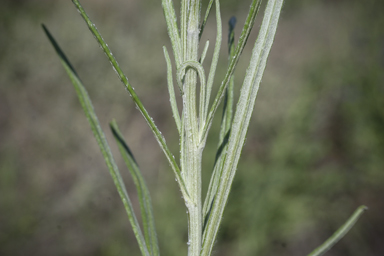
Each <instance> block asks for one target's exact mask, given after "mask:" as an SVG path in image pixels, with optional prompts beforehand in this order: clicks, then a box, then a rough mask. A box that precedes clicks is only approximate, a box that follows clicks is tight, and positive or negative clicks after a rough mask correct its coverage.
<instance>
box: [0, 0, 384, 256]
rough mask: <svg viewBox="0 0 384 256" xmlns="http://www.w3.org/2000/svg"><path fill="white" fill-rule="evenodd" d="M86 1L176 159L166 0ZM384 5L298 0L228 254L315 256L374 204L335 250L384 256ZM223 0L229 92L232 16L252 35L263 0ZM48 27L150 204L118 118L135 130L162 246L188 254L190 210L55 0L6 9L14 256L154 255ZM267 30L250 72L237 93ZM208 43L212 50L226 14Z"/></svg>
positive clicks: (3, 208) (124, 97) (4, 71)
mask: <svg viewBox="0 0 384 256" xmlns="http://www.w3.org/2000/svg"><path fill="white" fill-rule="evenodd" d="M207 2H208V1H203V3H204V6H203V10H205V5H206V4H207ZM82 3H83V6H84V8H85V9H86V10H87V12H88V14H89V16H90V17H91V19H92V20H93V22H94V23H95V24H96V25H97V27H98V29H99V31H100V32H101V33H102V35H103V37H104V39H105V40H106V41H107V42H108V44H109V46H110V47H111V49H112V51H113V52H114V54H115V56H116V57H117V59H118V61H119V62H120V64H121V66H122V68H123V70H124V71H126V74H127V76H128V77H129V79H130V82H131V84H132V85H133V86H134V87H135V89H136V91H137V93H138V95H139V97H141V99H142V101H143V103H144V105H145V106H146V107H147V109H148V111H149V113H150V114H151V115H152V116H153V118H154V119H155V122H156V123H157V125H158V126H159V128H160V129H161V131H162V132H163V134H164V135H165V137H166V139H167V142H168V144H169V146H170V147H171V149H172V150H173V152H175V153H176V152H177V151H178V141H177V138H176V136H175V134H176V128H175V125H174V122H173V119H172V116H171V110H170V106H169V100H168V93H167V89H166V75H165V71H166V70H165V61H164V57H163V53H162V46H163V45H166V46H167V47H168V50H169V51H170V44H169V40H168V37H167V33H166V27H165V21H164V18H163V13H162V9H161V3H160V1H155V0H141V1H139V0H125V1H124V0H110V1H106V0H97V1H95V0H94V1H91V0H83V1H82ZM383 3H384V2H383V1H373V0H369V1H347V0H344V1H342V0H339V1H325V0H324V1H320V0H311V1H303V0H302V1H300V0H292V1H288V0H287V1H286V3H285V6H284V9H283V13H282V17H281V20H280V25H279V27H278V32H277V35H276V39H275V44H274V46H273V48H272V53H271V55H270V58H269V62H268V66H267V69H266V72H265V76H264V79H263V82H262V85H261V89H260V91H259V95H258V99H257V103H256V107H255V111H254V116H253V119H252V122H251V126H250V128H249V132H248V138H247V141H246V145H245V148H244V150H243V155H242V158H241V160H240V165H239V168H238V173H237V177H236V179H235V182H234V185H233V188H232V194H231V196H230V199H229V203H228V207H227V210H226V212H225V216H224V222H223V226H222V227H221V229H220V233H219V240H218V242H217V244H216V246H215V249H214V255H244V256H245V255H306V254H307V253H309V252H310V251H311V250H312V249H314V248H315V247H316V246H318V245H319V244H320V243H322V242H323V241H324V240H325V239H326V238H327V237H328V236H330V235H331V234H332V233H333V232H334V231H335V230H336V229H337V228H338V227H339V226H340V225H341V224H342V223H343V222H344V221H345V220H346V219H347V218H348V217H349V216H350V214H351V213H352V212H353V211H354V210H355V208H356V207H357V206H359V205H360V204H365V205H367V206H369V211H368V212H367V213H366V214H364V215H363V217H362V218H361V220H360V221H359V222H358V224H357V225H356V226H355V227H354V228H353V229H352V230H351V232H350V233H349V234H348V235H347V236H346V237H345V238H344V239H342V240H341V242H340V243H338V244H337V245H336V246H335V247H334V249H332V250H331V251H330V252H329V253H328V254H327V255H330V256H331V255H333V256H336V255H338V256H339V255H340V256H344V255H350V256H354V255H372V256H373V255H384V243H383V241H384V217H383V216H384V215H383V212H384V197H383V192H384V170H383V169H384V84H383V82H384V72H383V66H384V16H383V15H382V11H383V10H384V4H383ZM221 4H222V16H223V20H224V21H223V22H224V24H223V25H224V26H223V49H222V55H221V59H220V62H221V64H220V66H219V68H218V76H217V77H218V79H217V80H216V81H215V84H216V86H217V85H218V84H219V82H220V78H222V77H223V74H224V72H225V68H226V65H227V60H226V59H227V56H226V54H227V49H226V47H227V46H226V39H227V35H226V33H227V29H228V26H227V21H228V20H229V18H230V17H231V16H232V15H235V16H236V17H237V20H238V25H237V30H236V33H237V36H238V35H239V33H240V30H241V24H243V23H244V20H245V17H246V14H247V11H248V7H249V4H250V0H249V1H248V0H241V1H229V0H222V1H221ZM262 13H263V10H261V11H260V14H259V16H260V17H261V14H262ZM259 22H260V18H259ZM41 23H44V24H46V25H47V27H48V28H49V29H50V31H51V33H52V34H53V35H54V36H55V38H56V40H57V41H58V42H59V44H60V45H61V47H62V48H63V50H64V51H65V52H66V54H67V56H68V58H69V59H70V60H71V62H72V64H73V65H74V67H75V68H76V69H77V72H78V73H79V74H80V77H81V78H82V80H83V82H84V84H85V86H86V87H87V89H88V91H89V93H90V96H91V98H92V100H93V103H94V105H95V109H96V112H97V113H98V115H99V119H100V122H101V124H102V125H103V128H104V130H105V133H106V134H107V136H108V139H109V142H110V145H111V148H112V150H113V151H114V153H116V154H115V158H116V159H117V161H118V163H119V165H120V166H121V171H122V172H123V173H124V178H125V180H126V183H127V187H128V190H129V192H130V195H131V198H132V201H133V204H134V205H135V207H136V209H137V199H136V192H135V189H134V186H133V183H132V181H131V179H130V177H129V175H128V174H127V173H128V172H127V171H126V169H125V167H124V165H123V164H122V160H121V158H120V156H119V154H118V152H117V150H116V144H115V143H114V141H113V139H112V138H111V136H110V132H109V129H108V122H109V121H110V120H111V119H112V118H116V119H117V121H118V123H119V125H120V127H121V129H122V131H123V133H124V135H125V136H126V139H127V141H128V143H129V144H130V147H131V149H132V151H133V152H134V154H135V156H136V159H137V161H138V163H139V165H140V166H141V169H142V171H143V173H144V176H145V178H146V180H147V183H148V185H149V187H150V190H151V193H152V201H153V203H154V211H155V218H156V225H157V231H158V236H159V242H160V247H161V248H160V249H161V253H162V255H186V252H187V244H186V242H187V221H186V214H185V209H184V204H183V202H182V200H181V198H180V192H179V191H178V188H177V185H176V182H175V181H174V177H173V174H172V172H171V170H170V169H169V167H168V164H167V163H166V160H165V158H164V156H163V155H162V152H161V151H160V149H159V147H158V145H157V143H156V141H155V140H154V139H153V136H152V134H151V132H150V130H149V129H148V128H147V126H146V123H145V122H144V121H143V118H142V117H141V116H140V114H139V113H138V111H137V110H136V109H135V107H134V105H133V103H132V102H131V100H130V98H129V96H128V94H127V93H126V92H125V90H124V88H123V86H122V85H121V84H120V82H119V80H118V78H117V77H116V75H115V74H114V71H113V70H112V68H111V67H110V64H109V63H108V61H107V59H106V58H105V56H104V54H103V53H102V52H101V51H100V49H99V47H98V45H97V43H96V42H95V40H94V39H93V37H92V35H91V34H90V32H89V31H88V29H87V27H86V26H85V23H84V22H83V20H82V19H81V17H80V16H79V15H78V13H77V11H76V9H75V8H74V6H73V4H72V3H71V1H48V0H40V1H37V0H35V1H33V0H30V1H26V0H18V1H15V0H3V1H2V4H1V8H0V65H1V75H0V255H5V256H8V255H41V256H44V255H58V256H60V255H83V256H84V255H100V256H101V255H108V256H112V255H139V249H138V246H137V244H136V241H135V238H134V235H133V232H132V231H131V227H130V224H129V222H128V219H127V217H126V215H125V212H124V209H123V207H122V204H121V202H120V201H119V197H118V194H117V193H116V189H115V188H114V186H113V183H112V179H111V178H110V176H109V174H108V171H107V168H106V166H105V164H104V162H103V159H102V156H101V154H100V152H99V150H98V148H97V144H96V142H95V140H94V138H93V136H92V134H91V131H90V128H89V125H88V123H87V121H86V118H85V116H84V114H83V112H82V110H81V107H80V104H79V103H78V100H77V97H76V95H75V92H74V89H73V87H72V85H71V84H70V82H69V79H68V77H67V75H66V74H65V71H64V69H63V68H62V66H61V64H60V62H59V59H58V57H57V56H56V54H55V53H54V51H53V48H52V47H51V45H50V44H49V42H48V40H47V38H46V37H45V35H44V34H43V31H42V29H41V26H40V24H41ZM257 28H258V26H256V27H255V29H254V31H253V33H252V36H251V38H250V44H249V45H248V47H247V48H246V50H245V51H244V54H243V58H242V60H241V62H240V64H239V66H238V69H237V72H236V88H237V90H238V89H239V87H240V85H241V82H242V76H243V75H244V73H245V69H246V66H247V62H248V61H249V55H250V51H251V49H252V46H253V42H254V40H255V38H256V35H257ZM208 38H210V39H211V45H213V42H214V38H215V22H214V15H213V16H212V17H211V19H210V20H209V24H208V27H207V28H206V31H205V35H204V38H203V39H204V40H206V39H208ZM211 48H212V47H211ZM210 53H212V49H211V51H210ZM208 56H211V55H208ZM206 64H209V61H208V59H207V61H206ZM218 116H220V114H219V115H218ZM215 121H216V124H215V126H214V127H213V128H212V133H211V135H212V139H210V140H209V142H208V145H207V148H206V150H205V154H206V158H205V159H204V161H205V162H204V171H205V172H204V175H205V180H204V188H205V190H206V187H207V184H208V177H209V175H210V170H211V168H212V164H213V157H214V154H215V148H216V141H217V136H216V132H217V131H218V124H219V121H220V120H219V118H217V120H215ZM204 193H205V192H204Z"/></svg>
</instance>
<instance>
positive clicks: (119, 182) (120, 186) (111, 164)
mask: <svg viewBox="0 0 384 256" xmlns="http://www.w3.org/2000/svg"><path fill="white" fill-rule="evenodd" d="M43 29H44V31H45V33H46V35H47V37H48V39H49V40H50V42H51V43H52V45H53V47H54V48H55V50H56V52H57V54H58V55H59V57H60V61H61V63H62V64H63V66H64V68H65V71H66V72H67V74H68V76H69V78H70V79H71V82H72V84H73V86H74V87H75V90H76V93H77V96H78V98H79V101H80V103H81V106H82V108H83V110H84V113H85V115H86V117H87V119H88V122H89V124H90V125H91V129H92V132H93V134H94V136H95V138H96V141H97V144H98V145H99V147H100V150H101V153H102V154H103V157H104V160H105V163H106V164H107V167H108V170H109V173H110V174H111V176H112V179H113V182H114V183H115V186H116V188H117V191H118V193H119V195H120V197H121V200H122V201H123V204H124V207H125V210H126V212H127V214H128V218H129V221H130V222H131V225H132V229H133V232H134V233H135V236H136V239H137V242H138V244H139V247H140V250H141V253H142V255H145V256H149V255H150V254H149V252H148V249H147V245H146V242H145V239H144V237H143V234H142V232H141V229H140V225H139V223H138V221H137V218H136V216H135V213H134V211H133V207H132V204H131V200H130V199H129V196H128V192H127V190H126V188H125V185H124V181H123V179H122V177H121V174H120V172H119V169H118V168H117V165H116V163H115V160H114V159H113V156H112V152H111V150H110V148H109V145H108V142H107V140H106V138H105V135H104V132H103V131H102V129H101V127H100V124H99V121H98V118H97V116H96V113H95V111H94V109H93V105H92V102H91V99H90V98H89V96H88V92H87V90H86V89H85V87H84V86H83V84H82V82H81V81H80V78H79V77H78V75H77V74H76V72H75V70H74V68H73V67H72V65H71V64H70V62H69V61H68V59H67V58H66V56H65V54H64V52H63V51H62V50H61V49H60V47H59V45H58V44H57V43H56V41H55V39H54V38H53V36H52V35H51V34H50V33H49V31H48V29H47V28H46V27H45V26H44V25H43Z"/></svg>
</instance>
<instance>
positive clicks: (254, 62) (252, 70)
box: [200, 0, 283, 256]
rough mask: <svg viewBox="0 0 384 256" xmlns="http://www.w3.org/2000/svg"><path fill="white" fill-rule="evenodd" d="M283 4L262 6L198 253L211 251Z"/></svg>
mask: <svg viewBox="0 0 384 256" xmlns="http://www.w3.org/2000/svg"><path fill="white" fill-rule="evenodd" d="M282 5H283V0H270V1H268V4H267V7H266V9H265V14H264V18H263V22H262V25H261V28H260V32H259V35H258V37H257V40H256V43H255V46H254V48H253V51H252V57H251V60H250V64H249V66H248V69H247V72H246V75H245V79H244V82H243V85H242V88H241V92H240V97H239V101H238V103H237V107H236V113H235V115H234V119H233V124H232V127H231V134H230V137H229V142H228V150H227V155H226V157H225V160H224V168H223V171H222V175H221V178H220V183H219V186H218V191H217V193H216V196H215V201H214V204H213V208H212V210H211V213H210V216H209V219H208V223H207V227H206V229H205V231H204V234H203V247H202V252H201V254H200V255H202V256H208V255H210V253H211V252H212V248H213V244H214V242H215V238H216V235H217V232H218V229H219V225H220V222H221V219H222V216H223V212H224V208H225V205H226V203H227V200H228V195H229V192H230V189H231V185H232V182H233V178H234V176H235V173H236V168H237V164H238V161H239V158H240V154H241V150H242V148H243V145H244V141H245V136H246V133H247V130H248V126H249V121H250V119H251V115H252V112H253V108H254V104H255V100H256V95H257V92H258V89H259V84H260V82H261V78H262V75H263V73H264V69H265V66H266V62H267V58H268V55H269V52H270V49H271V47H272V43H273V39H274V37H275V33H276V28H277V24H278V20H279V17H280V12H281V7H282Z"/></svg>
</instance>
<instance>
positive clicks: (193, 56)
mask: <svg viewBox="0 0 384 256" xmlns="http://www.w3.org/2000/svg"><path fill="white" fill-rule="evenodd" d="M201 2H202V1H201V0H181V5H180V6H181V7H180V21H179V23H178V22H177V18H176V12H175V9H174V4H173V0H162V7H163V11H164V16H165V20H166V24H167V29H168V34H169V38H170V41H171V45H172V52H173V56H174V65H176V74H173V72H172V61H171V59H170V56H169V54H168V50H167V49H166V47H163V51H164V56H165V61H166V67H167V81H168V91H169V96H170V103H171V109H172V114H173V117H174V119H175V123H176V126H177V130H178V133H179V142H180V157H179V158H180V162H179V163H177V161H176V160H175V158H174V156H173V154H172V153H171V152H170V150H169V149H168V147H167V144H166V142H165V139H164V137H163V136H162V134H161V132H160V131H159V129H158V128H157V127H156V125H155V123H154V121H153V119H152V118H151V116H150V115H149V113H148V112H147V110H146V109H145V108H144V106H143V104H142V103H141V101H140V99H139V97H138V96H137V94H136V92H135V91H134V89H133V87H132V86H131V84H130V83H129V81H128V78H127V77H126V76H125V74H124V73H123V71H122V70H121V68H120V66H119V64H118V63H117V61H116V59H115V57H114V56H113V54H112V52H111V50H110V49H109V47H108V45H107V44H106V43H105V41H104V39H103V38H102V36H101V35H100V33H99V32H98V30H97V28H96V26H95V24H94V23H93V22H92V21H91V20H90V18H89V17H88V15H87V13H86V12H85V10H84V9H83V7H82V6H81V4H80V3H79V1H78V0H73V3H74V4H75V6H76V8H77V10H78V11H79V12H80V14H81V16H82V17H83V18H84V20H85V22H86V24H87V25H88V27H89V29H90V31H91V32H92V34H93V35H94V36H95V38H96V40H97V42H98V43H99V45H100V46H101V48H102V50H103V51H104V53H105V54H106V55H107V57H108V59H109V61H110V63H111V65H112V67H113V69H114V70H115V71H116V73H117V75H118V77H119V78H120V80H121V82H122V83H123V85H124V86H125V88H126V89H127V91H128V92H129V95H130V96H131V98H132V99H133V101H134V103H135V104H136V106H137V108H138V109H139V111H140V112H141V114H142V115H143V117H144V119H145V120H146V122H147V123H148V126H149V127H150V129H151V130H152V132H153V134H154V136H155V137H156V139H157V141H158V143H159V145H160V147H161V149H162V150H163V152H164V154H165V156H166V158H167V159H168V162H169V164H170V166H171V168H172V170H173V172H174V174H175V176H176V181H177V183H178V185H179V187H180V191H181V194H182V197H183V199H184V201H185V205H186V208H187V212H188V242H187V245H188V255H189V256H199V255H200V256H208V255H211V253H212V248H213V245H214V243H215V239H216V236H217V233H218V229H219V225H220V222H221V219H222V216H223V212H224V208H225V205H226V203H227V200H228V195H229V192H230V189H231V184H232V182H233V179H234V176H235V174H236V168H237V164H238V161H239V158H240V154H241V150H242V148H243V146H244V142H245V137H246V133H247V129H248V126H249V121H250V118H251V116H252V112H253V108H254V105H255V99H256V95H257V92H258V89H259V85H260V82H261V78H262V76H263V73H264V69H265V67H266V62H267V58H268V55H269V52H270V50H271V46H272V43H273V40H274V37H275V33H276V28H277V24H278V21H279V17H280V13H281V9H282V6H283V0H268V3H267V5H266V8H265V11H264V17H263V20H262V24H261V27H260V30H259V34H258V37H257V39H256V42H255V43H254V47H253V50H252V55H251V59H250V62H249V66H248V68H247V71H246V74H245V77H244V81H243V84H242V86H241V90H240V96H239V99H238V102H237V105H236V109H235V111H234V112H233V110H232V109H233V101H234V96H233V95H234V94H233V90H234V80H233V73H234V70H235V67H236V65H237V63H238V61H239V58H240V55H241V53H242V51H243V49H244V47H245V44H246V43H247V40H248V38H249V35H250V33H251V30H252V28H253V26H254V23H255V18H256V15H257V13H258V11H259V9H260V5H261V0H252V3H251V6H250V9H249V13H248V16H247V18H246V20H245V23H244V26H243V29H242V32H241V35H240V37H239V39H238V41H237V44H235V40H234V25H235V22H236V20H235V19H234V18H232V19H231V20H230V22H229V27H230V31H229V40H228V44H229V58H228V60H229V61H228V62H229V63H228V68H227V72H226V74H225V76H224V78H223V79H222V81H221V84H220V86H219V88H218V92H217V94H216V95H215V97H214V99H213V101H211V92H212V88H213V84H214V79H215V73H216V67H217V63H218V59H219V52H220V48H221V44H222V19H221V16H220V15H221V14H220V1H219V0H210V1H209V3H208V7H207V10H206V12H205V15H204V17H203V18H202V15H201V5H202V3H201ZM213 4H214V6H215V15H216V26H217V31H216V42H215V45H214V50H213V57H212V60H211V65H210V69H209V71H208V72H207V71H206V70H205V69H204V68H203V62H204V59H205V57H206V53H207V49H208V47H209V41H207V42H206V43H205V44H204V47H203V48H201V49H202V54H201V56H199V49H200V39H201V35H202V33H203V31H204V27H205V25H206V22H207V19H208V16H209V14H210V11H211V9H212V6H213ZM201 18H202V19H201ZM43 29H44V31H45V33H46V34H47V36H48V38H49V40H50V42H51V43H52V45H53V47H54V48H55V50H56V52H57V54H58V55H59V57H60V60H61V62H62V64H63V66H64V68H65V70H66V72H67V73H68V75H69V77H70V79H71V82H72V83H73V85H74V87H75V90H76V93H77V95H78V98H79V100H80V103H81V106H82V108H83V110H84V112H85V114H86V116H87V119H88V121H89V123H90V125H91V128H92V132H93V133H94V136H95V138H96V140H97V143H98V145H99V147H100V149H101V152H102V154H103V157H104V159H105V162H106V164H107V167H108V169H109V172H110V174H111V176H112V178H113V181H114V183H115V185H116V188H117V190H118V193H119V195H120V197H121V199H122V201H123V204H124V207H125V209H126V212H127V214H128V217H129V221H130V223H131V225H132V228H133V231H134V234H135V236H136V239H137V242H138V244H139V247H140V251H141V253H142V255H144V256H149V255H153V256H156V255H160V252H159V246H158V240H157V234H156V229H155V222H154V218H153V213H152V205H151V199H150V195H149V190H148V188H147V186H146V184H145V182H144V179H143V177H142V175H141V172H140V170H139V168H138V165H137V163H136V162H135V159H134V157H133V155H132V153H131V151H130V150H129V148H128V146H127V143H126V142H125V140H124V138H123V136H122V135H121V133H120V131H119V128H118V126H117V123H116V121H112V122H111V123H110V128H111V130H112V133H113V135H114V138H115V139H116V142H117V144H118V147H119V150H120V152H121V154H122V156H123V159H124V161H125V163H126V165H127V167H128V169H129V171H130V173H131V175H132V178H133V181H134V183H135V185H136V188H137V193H138V197H139V202H140V211H141V216H142V227H143V230H142V229H141V227H140V225H139V222H138V220H137V218H136V216H135V213H134V211H133V207H132V204H131V201H130V198H129V196H128V193H127V190H126V188H125V185H124V182H123V180H122V177H121V174H120V172H119V170H118V168H117V165H116V163H115V161H114V159H113V156H112V153H111V150H110V148H109V146H108V143H107V141H106V138H105V135H104V133H103V131H102V129H101V127H100V125H99V122H98V119H97V116H96V114H95V112H94V109H93V106H92V103H91V100H90V98H89V96H88V93H87V91H86V89H85V87H84V86H83V84H82V82H81V80H80V79H79V77H78V75H77V73H76V71H75V70H74V68H73V66H72V65H71V64H70V62H69V61H68V59H67V58H66V56H65V55H64V53H63V51H62V50H61V49H60V47H59V46H58V44H57V43H56V41H55V40H54V38H53V37H52V35H51V34H50V33H49V31H48V30H47V28H46V27H45V26H44V25H43ZM174 78H175V81H176V82H177V87H178V91H179V93H180V95H181V97H180V98H181V99H182V106H183V107H182V109H181V111H180V110H179V109H178V106H177V102H176V93H175V89H174V85H173V80H174ZM198 86H199V87H198ZM176 91H177V90H176ZM197 92H199V95H197ZM223 100H224V110H223V111H224V112H223V116H222V122H221V128H220V135H219V143H218V149H217V154H216V159H215V164H214V167H213V172H212V176H211V180H210V183H209V188H208V192H207V195H206V196H205V200H204V202H203V198H202V188H201V184H202V180H201V179H202V175H201V174H202V155H203V150H204V147H205V145H206V141H207V136H208V131H209V129H210V127H211V125H212V120H213V117H214V115H215V113H216V112H217V109H218V106H219V104H220V102H221V101H223ZM365 209H366V207H365V206H360V207H359V208H358V209H357V210H356V211H355V213H354V214H353V215H352V216H351V217H350V218H349V220H348V221H347V222H346V223H345V224H344V225H343V226H342V227H341V228H340V229H339V230H337V231H336V232H335V234H334V235H333V236H332V237H330V238H329V239H328V240H327V241H326V242H325V243H324V244H322V245H321V246H320V247H318V248H317V249H316V250H315V251H313V252H312V253H311V254H310V255H312V256H313V255H322V254H323V253H325V252H326V251H327V250H329V249H330V248H331V247H332V246H333V245H334V244H335V243H336V242H337V241H338V240H339V239H340V238H342V237H343V236H344V235H345V234H346V232H348V230H349V229H350V228H351V227H352V226H353V224H354V223H355V222H356V221H357V219H358V218H359V216H360V215H361V214H362V212H363V211H364V210H365Z"/></svg>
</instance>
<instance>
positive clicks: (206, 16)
mask: <svg viewBox="0 0 384 256" xmlns="http://www.w3.org/2000/svg"><path fill="white" fill-rule="evenodd" d="M212 4H213V0H210V1H209V3H208V6H207V10H206V11H205V16H204V20H203V23H202V24H201V26H200V34H199V40H200V39H201V36H202V35H203V32H204V28H205V25H206V24H207V20H208V17H209V13H210V12H211V8H212Z"/></svg>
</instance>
